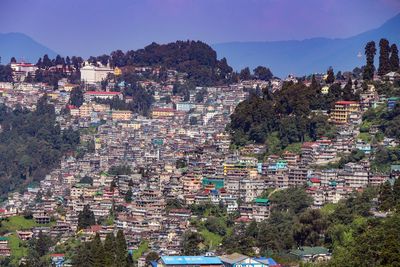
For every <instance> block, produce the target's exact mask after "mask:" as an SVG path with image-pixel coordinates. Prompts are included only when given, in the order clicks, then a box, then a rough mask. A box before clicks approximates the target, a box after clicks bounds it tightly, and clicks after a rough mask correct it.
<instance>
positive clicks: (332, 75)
mask: <svg viewBox="0 0 400 267" xmlns="http://www.w3.org/2000/svg"><path fill="white" fill-rule="evenodd" d="M326 74H327V77H326V83H328V84H332V83H333V82H334V81H335V73H334V72H333V68H332V67H329V68H328V70H327V72H326Z"/></svg>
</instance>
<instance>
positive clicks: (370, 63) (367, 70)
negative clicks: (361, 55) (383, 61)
mask: <svg viewBox="0 0 400 267" xmlns="http://www.w3.org/2000/svg"><path fill="white" fill-rule="evenodd" d="M375 54H376V47H375V42H374V41H371V42H368V43H367V44H366V46H365V56H366V58H367V64H366V65H365V67H364V71H363V79H364V80H372V79H373V77H374V71H375V66H374V57H375Z"/></svg>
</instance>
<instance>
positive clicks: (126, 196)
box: [124, 189, 132, 203]
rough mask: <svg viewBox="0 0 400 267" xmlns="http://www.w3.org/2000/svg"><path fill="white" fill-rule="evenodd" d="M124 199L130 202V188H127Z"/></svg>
mask: <svg viewBox="0 0 400 267" xmlns="http://www.w3.org/2000/svg"><path fill="white" fill-rule="evenodd" d="M124 200H125V201H126V202H127V203H131V202H132V189H129V190H128V191H127V192H126V194H125V196H124Z"/></svg>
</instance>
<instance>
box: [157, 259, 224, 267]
mask: <svg viewBox="0 0 400 267" xmlns="http://www.w3.org/2000/svg"><path fill="white" fill-rule="evenodd" d="M189 266H193V267H194V266H199V267H210V266H212V267H222V266H223V264H222V262H221V260H220V259H219V258H218V257H207V256H161V258H160V259H159V260H158V262H157V267H189Z"/></svg>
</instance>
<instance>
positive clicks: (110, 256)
mask: <svg viewBox="0 0 400 267" xmlns="http://www.w3.org/2000/svg"><path fill="white" fill-rule="evenodd" d="M115 246H116V244H115V237H114V234H113V233H108V234H107V236H106V240H105V241H104V264H105V265H104V266H114V263H115V256H116V247H115Z"/></svg>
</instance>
